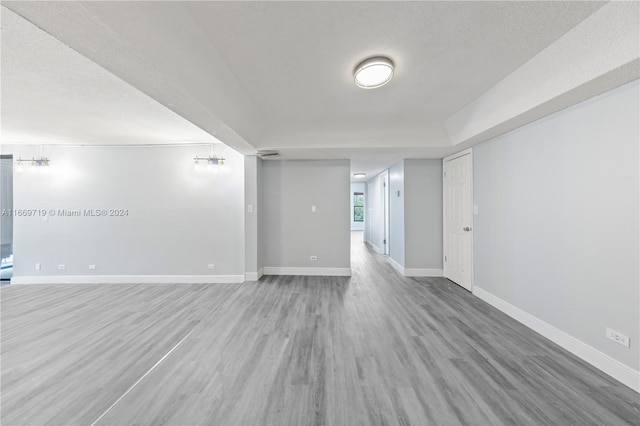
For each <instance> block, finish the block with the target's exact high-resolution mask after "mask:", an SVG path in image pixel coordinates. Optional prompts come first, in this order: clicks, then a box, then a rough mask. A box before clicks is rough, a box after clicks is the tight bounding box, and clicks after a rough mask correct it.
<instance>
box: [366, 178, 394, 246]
mask: <svg viewBox="0 0 640 426" xmlns="http://www.w3.org/2000/svg"><path fill="white" fill-rule="evenodd" d="M388 173H389V172H388V170H385V171H384V172H382V173H380V174H378V175H377V176H375V177H374V178H372V179H370V180H369V181H368V182H367V185H366V187H367V190H366V195H365V197H366V202H367V213H366V224H365V235H364V237H365V242H367V243H369V244H370V245H371V247H373V249H374V250H375V251H377V252H378V253H384V191H385V190H386V189H385V188H384V186H383V182H384V180H385V179H386V178H387V176H388Z"/></svg>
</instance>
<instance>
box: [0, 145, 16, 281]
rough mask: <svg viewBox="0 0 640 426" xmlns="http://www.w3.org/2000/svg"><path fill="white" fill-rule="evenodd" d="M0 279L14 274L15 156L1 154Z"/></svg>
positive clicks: (3, 279) (7, 279)
mask: <svg viewBox="0 0 640 426" xmlns="http://www.w3.org/2000/svg"><path fill="white" fill-rule="evenodd" d="M0 173H1V175H0V212H1V214H0V279H1V280H2V284H6V283H8V282H9V280H11V277H12V276H13V156H12V155H0Z"/></svg>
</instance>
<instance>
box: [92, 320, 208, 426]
mask: <svg viewBox="0 0 640 426" xmlns="http://www.w3.org/2000/svg"><path fill="white" fill-rule="evenodd" d="M197 326H198V324H196V325H195V326H194V327H193V328H192V329H191V331H190V332H189V333H187V335H186V336H184V337H183V338H182V339H180V341H179V342H178V343H177V344H176V345H175V346H174V347H173V348H171V350H169V352H167V353H166V354H165V355H164V356H163V357H162V358H160V360H159V361H158V362H156V363H155V364H154V365H153V367H151V368H150V369H149V370H147V372H146V373H144V374H143V375H142V377H140V378H139V379H138V380H136V382H135V383H134V384H132V385H131V386H130V387H129V389H127V390H126V391H125V393H123V394H122V395H121V396H120V398H118V399H116V401H115V402H114V403H113V404H111V405H110V406H109V408H107V409H106V410H105V411H104V413H102V414H101V415H100V417H98V418H97V419H96V420H94V422H93V423H91V426H95V425H96V424H97V423H98V422H99V421H100V420H102V418H103V417H104V416H106V415H107V414H108V413H109V411H111V410H112V409H113V407H115V406H116V405H117V404H118V403H119V402H120V401H122V400H123V399H124V397H125V396H127V394H128V393H129V392H131V391H132V390H133V388H135V387H136V385H137V384H138V383H140V382H141V381H142V380H143V379H144V378H145V377H147V376H148V375H149V374H150V373H151V372H152V371H153V370H154V369H155V368H156V367H157V366H158V365H160V364H161V363H162V361H164V360H165V359H166V358H167V357H168V356H169V355H171V353H172V352H173V351H174V350H176V349H177V348H178V346H180V345H181V344H182V342H184V341H185V340H186V339H187V337H189V336H190V335H191V333H193V332H194V330H195V329H196V327H197Z"/></svg>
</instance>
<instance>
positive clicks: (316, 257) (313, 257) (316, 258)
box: [309, 256, 318, 260]
mask: <svg viewBox="0 0 640 426" xmlns="http://www.w3.org/2000/svg"><path fill="white" fill-rule="evenodd" d="M309 260H318V256H309Z"/></svg>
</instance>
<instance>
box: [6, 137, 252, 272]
mask: <svg viewBox="0 0 640 426" xmlns="http://www.w3.org/2000/svg"><path fill="white" fill-rule="evenodd" d="M216 150H218V151H219V154H223V155H224V156H225V157H226V158H227V162H226V165H225V166H224V167H223V168H222V169H219V170H218V169H216V170H217V172H216V171H211V170H195V168H194V163H193V157H194V156H195V155H196V154H198V155H201V156H206V155H209V153H210V149H209V148H208V147H193V146H191V147H152V148H145V147H137V148H115V147H109V148H98V147H93V148H74V147H63V146H57V147H46V148H45V151H44V155H45V156H47V157H49V158H50V159H51V166H50V167H48V168H46V169H47V170H41V171H38V170H25V171H23V172H15V173H14V206H15V208H16V209H46V210H50V209H54V210H58V209H70V210H72V209H128V211H129V215H128V216H126V217H61V216H60V215H56V216H55V217H51V218H50V219H49V220H48V221H44V220H43V218H41V217H31V218H26V217H17V218H15V227H14V252H15V264H14V277H15V276H32V275H42V276H53V275H243V274H244V268H245V265H244V234H243V232H244V214H243V210H244V209H243V204H244V198H243V188H244V183H243V180H244V172H243V168H244V160H243V157H242V156H241V155H240V154H238V153H236V152H235V151H233V150H231V149H229V148H227V147H224V146H223V145H219V146H218V147H217V148H216ZM14 151H15V152H14V155H15V156H16V157H26V158H31V157H32V156H38V154H39V152H38V149H36V148H35V147H18V146H16V147H15V148H14ZM36 263H40V264H41V265H42V269H41V270H40V271H36V270H35V267H34V266H35V264H36ZM211 263H212V264H215V270H210V269H208V268H207V265H208V264H211ZM58 264H65V265H66V269H65V270H58V268H57V265H58ZM90 264H94V265H96V270H94V271H90V270H89V269H88V265H90Z"/></svg>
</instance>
